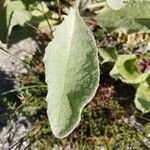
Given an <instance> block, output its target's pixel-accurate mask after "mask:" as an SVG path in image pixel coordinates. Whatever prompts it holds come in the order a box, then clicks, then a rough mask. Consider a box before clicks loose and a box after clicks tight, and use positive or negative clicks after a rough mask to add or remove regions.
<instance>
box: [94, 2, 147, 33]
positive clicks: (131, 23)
mask: <svg viewBox="0 0 150 150" xmlns="http://www.w3.org/2000/svg"><path fill="white" fill-rule="evenodd" d="M149 10H150V1H149V0H135V1H128V2H127V3H126V4H124V6H123V7H122V8H121V9H119V10H113V9H111V8H110V7H108V6H106V7H105V8H104V9H102V11H101V12H100V13H99V14H98V15H97V16H96V17H95V19H96V20H97V21H98V23H99V25H100V26H101V27H103V28H104V29H106V31H108V32H113V31H115V30H120V29H121V30H123V31H126V32H128V33H133V32H138V31H143V32H144V31H148V32H149V29H150V13H149Z"/></svg>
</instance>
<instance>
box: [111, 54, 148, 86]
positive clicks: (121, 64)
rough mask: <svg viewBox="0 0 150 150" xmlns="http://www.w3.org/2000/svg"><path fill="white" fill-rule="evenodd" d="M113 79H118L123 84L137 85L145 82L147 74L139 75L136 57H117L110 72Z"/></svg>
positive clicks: (132, 55) (131, 55)
mask: <svg viewBox="0 0 150 150" xmlns="http://www.w3.org/2000/svg"><path fill="white" fill-rule="evenodd" d="M110 75H111V76H112V77H113V78H115V79H120V80H122V81H123V82H125V83H130V84H137V83H141V82H143V81H145V80H146V79H147V77H148V76H149V73H139V72H138V69H137V67H136V55H134V54H130V55H129V54H128V55H127V54H125V55H118V58H117V60H116V63H115V65H114V67H113V69H112V70H111V72H110Z"/></svg>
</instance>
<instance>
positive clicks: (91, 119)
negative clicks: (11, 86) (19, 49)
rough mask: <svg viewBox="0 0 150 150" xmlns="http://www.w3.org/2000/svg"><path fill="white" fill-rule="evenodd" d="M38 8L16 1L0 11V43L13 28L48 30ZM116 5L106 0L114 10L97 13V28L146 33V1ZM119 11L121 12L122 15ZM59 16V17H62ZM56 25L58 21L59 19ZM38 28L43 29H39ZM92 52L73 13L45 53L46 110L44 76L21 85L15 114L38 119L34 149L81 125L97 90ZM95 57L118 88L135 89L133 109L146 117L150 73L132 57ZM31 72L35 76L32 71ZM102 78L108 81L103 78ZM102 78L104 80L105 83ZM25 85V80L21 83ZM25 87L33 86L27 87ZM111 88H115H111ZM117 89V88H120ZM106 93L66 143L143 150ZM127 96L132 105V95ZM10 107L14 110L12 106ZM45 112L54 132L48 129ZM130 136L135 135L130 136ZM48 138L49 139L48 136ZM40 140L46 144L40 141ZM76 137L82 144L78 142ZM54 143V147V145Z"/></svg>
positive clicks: (111, 53) (109, 51)
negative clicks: (131, 86)
mask: <svg viewBox="0 0 150 150" xmlns="http://www.w3.org/2000/svg"><path fill="white" fill-rule="evenodd" d="M102 1H103V0H102ZM36 2H37V1H35V0H33V1H29V0H22V1H18V0H16V1H11V2H10V3H8V5H6V6H5V7H4V8H2V9H0V17H1V20H0V30H1V31H2V33H1V34H0V40H1V41H2V42H6V41H7V38H8V36H9V35H10V33H11V30H12V28H13V27H14V26H15V25H21V26H24V25H25V24H29V23H31V26H32V25H35V27H34V29H36V27H38V29H37V30H39V27H40V26H43V24H44V26H45V22H46V26H48V25H49V24H47V22H48V21H51V19H50V18H51V12H50V10H49V7H48V6H47V5H46V4H45V3H43V4H42V5H41V4H38V3H36ZM62 2H64V1H62ZM116 2H119V1H116ZM120 2H121V3H120ZM120 2H119V3H118V4H117V3H112V1H110V0H107V4H108V5H109V6H110V7H111V8H113V9H114V10H113V9H111V8H110V7H108V6H107V4H106V3H105V4H104V8H103V9H101V10H100V14H98V15H97V16H96V17H95V18H96V20H97V21H98V23H99V25H100V26H101V27H102V28H104V29H105V30H106V31H107V32H113V31H116V30H120V29H122V30H125V31H126V32H128V33H131V32H137V31H142V32H145V31H148V32H149V29H150V13H149V9H150V1H148V0H146V1H144V0H141V1H140V0H136V1H129V2H127V3H126V4H124V6H123V7H122V1H120ZM55 3H56V2H55ZM114 4H115V5H114ZM58 5H59V4H58ZM57 7H59V8H58V9H59V10H58V12H59V13H61V11H62V10H61V7H60V6H57ZM57 7H56V8H57ZM121 7H122V9H120V8H121ZM43 9H44V10H45V11H44V13H43ZM118 9H119V10H118ZM63 13H64V12H63ZM65 13H66V12H65ZM57 16H59V17H60V14H58V15H57ZM18 18H19V19H18ZM45 20H46V21H45ZM58 20H61V17H60V18H59V19H58ZM43 21H44V23H43ZM41 22H42V23H43V24H42V25H41ZM29 25H30V24H29ZM94 25H95V24H94ZM49 27H50V31H52V29H51V26H50V25H49ZM47 34H48V33H47ZM42 42H43V41H42ZM46 42H47V41H46ZM43 43H44V42H43ZM43 43H42V44H43ZM1 45H2V44H1ZM96 50H97V48H96V43H95V41H94V38H93V36H92V34H91V33H90V31H89V30H88V28H87V26H86V25H85V23H84V21H83V19H82V18H81V16H80V15H79V12H78V10H74V9H73V10H71V12H70V13H69V14H68V16H66V17H65V19H64V21H63V22H62V24H61V25H59V26H58V27H57V28H56V31H55V32H54V39H53V41H52V42H51V43H49V44H48V46H47V48H46V52H45V56H44V63H45V69H46V82H47V84H48V94H47V98H46V102H47V104H46V102H45V101H44V99H45V95H46V92H47V91H46V87H47V86H46V85H45V83H44V81H43V78H44V75H43V74H44V71H43V70H42V77H41V74H40V75H39V74H36V73H35V74H34V75H33V74H31V78H30V82H29V83H24V86H23V88H22V94H21V95H20V97H19V98H20V100H21V102H22V105H21V107H18V109H20V108H22V107H23V108H22V109H21V111H22V113H24V114H25V115H27V116H29V117H31V118H34V117H35V118H38V121H39V120H40V121H39V122H38V123H39V124H38V125H37V126H38V130H37V131H36V136H35V135H34V134H32V133H34V132H35V131H34V130H33V132H31V133H30V134H29V137H30V138H31V139H32V137H34V138H33V139H34V141H37V143H38V142H39V141H40V140H41V141H40V142H39V143H40V144H39V145H40V149H45V147H44V146H45V145H44V146H43V145H42V144H41V143H42V142H43V141H44V142H45V139H48V140H49V138H52V133H53V134H54V135H55V136H56V137H58V138H64V137H66V136H68V135H69V134H70V133H71V132H72V131H73V130H74V128H75V127H76V126H77V125H78V124H79V121H80V120H81V112H82V110H83V108H84V107H85V105H86V104H87V103H88V102H90V101H91V100H92V99H93V97H94V95H95V93H96V90H97V88H98V84H99V65H98V56H97V51H96ZM99 53H100V56H101V57H102V58H103V59H104V61H103V62H111V63H112V64H114V66H113V69H112V70H111V71H110V75H111V77H113V78H115V79H120V80H121V81H122V82H125V83H127V84H130V85H133V86H134V87H135V88H136V95H135V104H136V107H137V108H138V109H139V110H141V111H142V112H144V113H147V112H149V111H150V95H149V94H150V73H149V72H144V73H141V72H139V70H138V69H137V65H136V62H137V56H136V55H134V54H124V55H118V54H117V52H116V49H115V48H113V47H107V48H105V49H103V48H101V49H100V51H99ZM39 55H40V54H39ZM42 56H43V55H42ZM39 57H40V58H39ZM39 57H38V58H36V59H37V60H40V61H41V59H42V58H41V55H40V56H39ZM40 63H41V62H40ZM41 64H42V63H41ZM30 65H32V64H30ZM42 67H43V66H42ZM103 67H105V66H103ZM32 69H33V70H34V69H35V66H34V67H33V68H32ZM42 69H43V68H42ZM106 69H107V68H106ZM101 76H102V75H101ZM104 76H108V75H107V74H105V75H104ZM27 78H28V77H27ZM105 78H106V77H103V79H105ZM107 80H108V81H107V82H109V80H110V78H109V79H108V78H107ZM111 80H112V79H111ZM27 81H28V80H27ZM27 81H26V80H25V82H27ZM107 82H106V83H107ZM115 82H116V81H115ZM106 83H105V82H104V81H103V80H102V81H101V84H102V85H103V84H106ZM28 84H29V85H31V86H30V87H28ZM109 84H110V83H109ZM110 85H111V84H110ZM113 86H114V85H113ZM115 86H117V85H116V84H115ZM119 86H120V87H121V85H120V84H119ZM120 87H119V88H120ZM105 90H106V91H109V90H110V89H105V88H104V89H102V91H103V92H102V93H100V94H101V95H100V96H99V97H96V100H98V102H97V101H96V103H92V102H91V103H90V104H89V105H88V106H87V107H86V109H84V110H83V114H84V116H85V118H84V119H85V120H84V123H83V122H82V121H81V124H80V126H79V129H80V130H79V133H72V134H71V135H70V137H68V139H69V140H72V139H73V138H74V136H75V137H77V138H76V141H77V142H79V144H80V146H79V149H84V148H85V149H88V148H89V147H88V146H87V145H86V144H83V143H84V142H86V141H88V140H89V139H88V138H87V137H88V136H89V135H90V138H91V139H92V140H91V141H92V142H93V141H94V142H95V141H96V142H95V143H96V144H97V145H101V144H102V145H106V148H107V149H116V148H118V147H119V146H118V147H116V145H117V144H118V143H119V145H121V146H120V147H119V149H121V148H127V147H130V146H131V147H134V146H135V147H134V148H135V149H137V147H138V146H139V145H140V147H142V146H141V145H142V144H141V143H140V142H139V143H138V144H137V140H141V141H142V140H143V139H141V136H143V133H142V134H141V133H137V130H136V131H134V129H133V128H132V127H130V126H129V125H128V124H127V123H125V121H124V119H125V115H126V112H125V111H127V110H123V108H122V106H121V105H120V104H119V103H118V101H119V100H118V101H116V100H114V99H113V98H112V95H111V94H112V93H111V94H110V93H109V94H108V93H105V92H104V91H105ZM126 90H128V88H126ZM123 92H124V91H123ZM119 94H120V93H119ZM122 94H123V93H122ZM129 96H130V99H131V97H132V95H129ZM116 99H117V98H116ZM124 103H126V101H125V102H124ZM8 106H11V107H13V108H14V107H15V106H14V105H13V104H11V105H8ZM47 108H48V109H47ZM93 110H94V111H93ZM95 110H96V111H95ZM46 111H47V115H48V119H49V122H50V124H51V129H52V132H51V130H50V128H49V127H48V119H47V117H46ZM129 111H130V110H129ZM107 113H108V114H107ZM95 116H96V117H95ZM116 116H117V117H116ZM41 120H42V121H41ZM114 120H115V121H114ZM120 120H121V121H120ZM35 128H36V127H35ZM130 131H133V132H131V133H130ZM49 134H50V135H51V136H48V135H49ZM75 134H77V135H75ZM83 134H85V135H87V137H84V135H83ZM43 135H44V138H45V139H44V140H43V138H41V137H42V136H43ZM78 135H79V136H78ZM80 136H81V138H79V137H80ZM115 136H116V137H115ZM35 137H36V138H35ZM48 137H49V138H48ZM114 137H115V138H114ZM120 139H123V140H122V141H123V142H122V141H121V142H120ZM135 139H136V140H135ZM42 140H43V141H42ZM69 140H68V141H69ZM78 140H79V141H78ZM54 141H55V140H54ZM54 141H51V143H52V144H53V142H54ZM56 141H57V142H58V140H56ZM68 141H67V142H68ZM91 141H90V142H91ZM58 143H59V142H58ZM120 143H121V144H120ZM133 143H134V144H133ZM47 144H49V142H47ZM96 144H95V145H96ZM93 145H94V144H93V143H92V144H91V145H90V148H89V149H91V148H92V149H94V148H95V147H94V148H93ZM95 145H94V146H95ZM137 145H138V146H137Z"/></svg>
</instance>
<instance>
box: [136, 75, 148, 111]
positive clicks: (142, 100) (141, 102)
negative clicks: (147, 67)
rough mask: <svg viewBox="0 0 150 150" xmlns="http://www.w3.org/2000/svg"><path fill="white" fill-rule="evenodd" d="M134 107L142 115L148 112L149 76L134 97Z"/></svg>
mask: <svg viewBox="0 0 150 150" xmlns="http://www.w3.org/2000/svg"><path fill="white" fill-rule="evenodd" d="M135 105H136V107H137V108H138V109H139V110H141V111H142V112H143V113H147V112H149V111H150V76H149V78H148V79H147V80H146V81H145V82H143V83H141V84H140V86H139V87H138V89H137V92H136V96H135Z"/></svg>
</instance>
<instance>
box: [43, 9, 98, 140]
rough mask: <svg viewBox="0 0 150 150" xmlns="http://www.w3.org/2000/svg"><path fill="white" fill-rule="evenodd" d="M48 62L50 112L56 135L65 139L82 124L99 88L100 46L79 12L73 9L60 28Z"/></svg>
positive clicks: (51, 46) (50, 50) (46, 65)
mask: <svg viewBox="0 0 150 150" xmlns="http://www.w3.org/2000/svg"><path fill="white" fill-rule="evenodd" d="M44 62H45V69H46V82H47V84H48V95H47V98H46V101H47V103H48V110H47V113H48V117H49V121H50V124H51V128H52V131H53V133H54V134H55V136H57V137H61V138H62V137H65V136H67V135H68V134H69V133H70V132H72V130H73V129H74V128H75V127H76V126H77V125H78V123H79V121H80V119H81V112H82V109H83V108H84V106H85V105H86V104H87V103H88V102H89V101H91V99H92V98H93V97H94V95H95V93H96V90H97V88H98V85H99V63H98V56H97V49H96V44H95V42H94V39H93V37H92V35H91V33H90V31H89V30H88V28H87V27H86V25H85V24H84V22H83V20H82V18H81V17H80V15H79V12H78V10H72V11H71V12H70V13H69V15H68V16H67V17H66V18H65V20H64V22H63V23H62V24H61V25H60V26H59V27H57V29H56V31H55V33H54V39H53V41H52V42H51V43H49V44H48V46H47V48H46V53H45V56H44Z"/></svg>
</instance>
